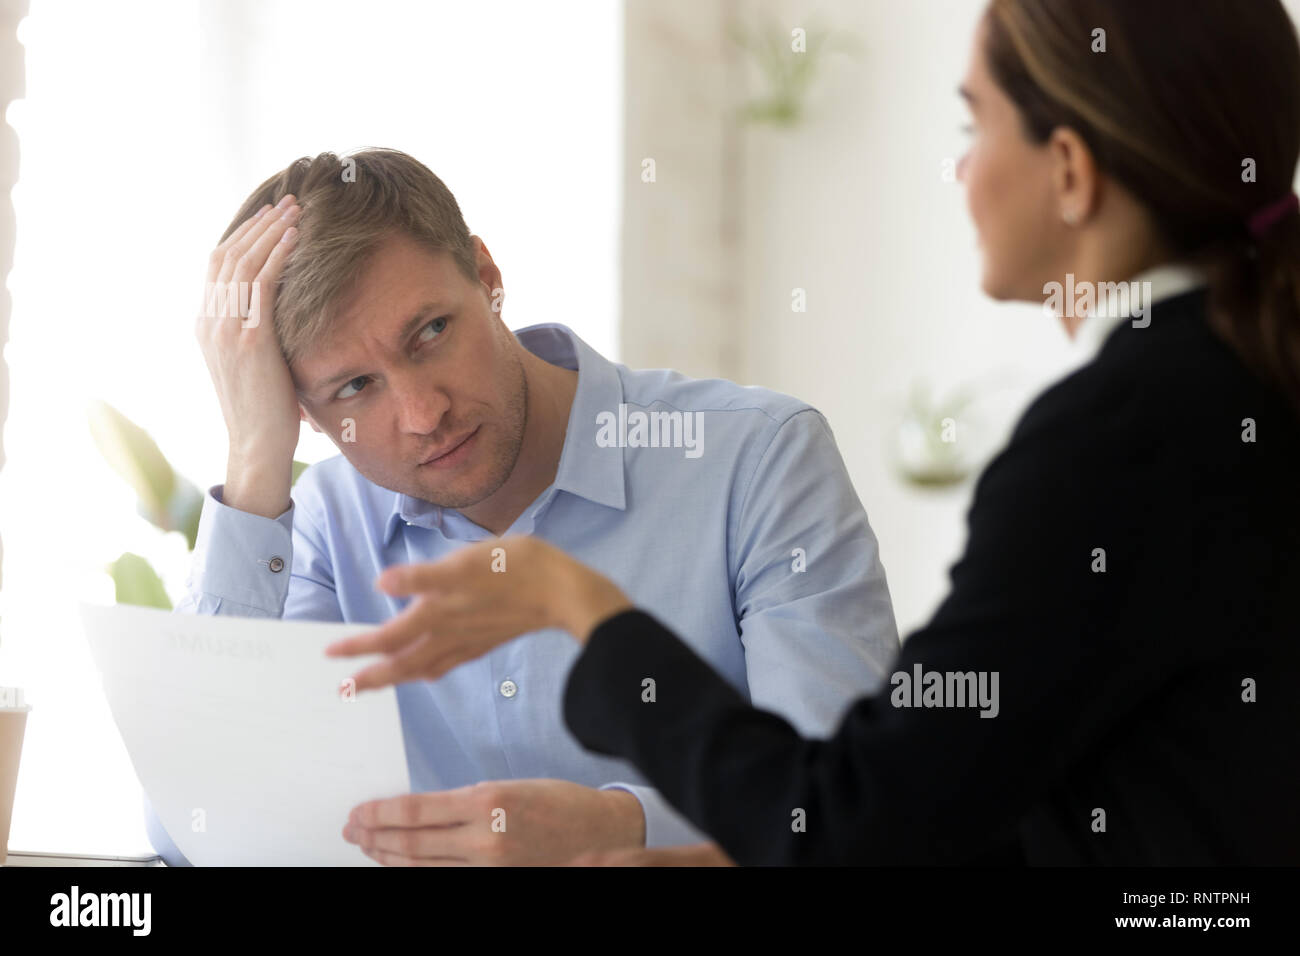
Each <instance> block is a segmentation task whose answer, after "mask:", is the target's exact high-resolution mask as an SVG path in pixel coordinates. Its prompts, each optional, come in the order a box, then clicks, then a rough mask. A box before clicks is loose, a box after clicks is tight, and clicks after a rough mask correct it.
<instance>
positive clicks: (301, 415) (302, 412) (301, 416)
mask: <svg viewBox="0 0 1300 956" xmlns="http://www.w3.org/2000/svg"><path fill="white" fill-rule="evenodd" d="M298 420H299V421H303V422H307V423H309V424H310V425H311V429H312V431H314V432H317V433H318V434H324V432H321V430H320V426H319V425H317V424H316V420H315V419H313V418H312V417H311V416H310V415H308V414H307V409H305V408H303V407H302V402H299V403H298Z"/></svg>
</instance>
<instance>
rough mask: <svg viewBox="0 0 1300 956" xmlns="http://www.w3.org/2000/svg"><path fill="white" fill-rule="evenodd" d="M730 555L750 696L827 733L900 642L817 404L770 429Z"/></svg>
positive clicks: (863, 519)
mask: <svg viewBox="0 0 1300 956" xmlns="http://www.w3.org/2000/svg"><path fill="white" fill-rule="evenodd" d="M732 554H733V555H734V557H733V559H732V560H733V564H734V569H733V580H734V581H735V607H736V615H737V618H738V619H739V627H740V631H741V640H742V642H743V643H744V647H745V668H746V674H747V678H748V683H749V692H750V699H751V700H752V702H753V704H754V706H756V707H762V708H765V709H768V710H773V711H776V712H777V713H780V714H782V715H784V716H785V717H786V718H787V719H788V720H789V721H790V722H791V723H792V724H793V725H794V726H795V727H796V728H797V729H798V730H799V731H800V732H801V733H803V734H805V735H809V736H819V737H820V736H826V735H828V734H830V733H831V732H833V731H834V729H835V727H836V726H837V725H838V723H839V721H840V719H841V718H842V717H843V715H844V712H845V710H846V709H847V708H848V706H849V704H850V703H852V701H853V700H855V699H856V698H858V697H860V696H862V695H863V694H866V693H872V692H875V691H876V690H878V689H879V688H880V686H881V685H882V683H883V682H884V679H885V675H886V674H887V672H888V670H889V668H890V666H891V665H892V664H893V662H894V659H895V657H897V655H898V647H899V644H898V627H897V624H896V623H895V621H894V610H893V605H892V603H891V601H890V598H889V588H888V585H887V584H886V581H885V569H884V567H883V566H882V564H881V561H880V548H879V546H878V544H877V542H876V536H875V534H874V533H873V532H872V530H871V526H870V524H869V523H868V521H867V515H866V512H865V511H864V510H863V507H862V504H861V502H860V501H859V500H858V496H857V493H856V492H855V491H854V489H853V483H852V481H851V480H850V479H849V475H848V470H847V469H846V468H845V467H844V462H843V459H842V458H841V456H840V453H839V449H838V448H837V447H836V444H835V438H834V436H833V435H832V434H831V430H830V428H829V426H828V425H827V424H826V420H825V418H823V417H822V415H821V413H820V412H818V411H816V410H815V409H812V408H806V409H804V410H802V411H799V412H796V413H795V414H794V415H792V416H791V417H790V418H788V419H787V420H786V421H785V422H784V423H782V425H781V426H780V428H779V429H777V431H776V432H775V434H774V435H773V437H772V439H771V441H770V443H769V444H768V447H767V448H766V450H765V451H764V453H763V455H762V457H761V458H760V460H759V462H758V464H757V467H756V468H755V471H754V474H753V477H752V479H751V480H750V484H749V487H748V489H747V490H746V492H745V494H744V498H743V502H742V504H741V507H740V511H739V517H738V520H737V522H736V529H735V533H734V546H733V549H732Z"/></svg>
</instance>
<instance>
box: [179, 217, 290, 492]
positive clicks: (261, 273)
mask: <svg viewBox="0 0 1300 956" xmlns="http://www.w3.org/2000/svg"><path fill="white" fill-rule="evenodd" d="M298 215H299V208H298V206H297V204H296V203H295V201H294V197H293V196H292V195H289V196H285V197H284V198H283V199H281V200H280V204H279V205H278V206H275V207H271V206H270V205H266V206H263V207H262V209H261V210H259V211H258V212H257V213H256V214H255V215H253V216H251V217H250V218H249V219H248V220H247V221H246V222H244V223H243V224H242V225H240V226H239V228H237V229H236V230H235V231H234V232H232V233H231V234H230V235H229V236H228V237H227V238H226V239H225V241H223V242H222V243H221V244H220V245H218V246H217V248H216V249H214V250H213V251H212V255H211V256H210V257H209V258H208V273H207V282H206V284H205V286H204V290H203V304H202V307H201V309H200V311H199V315H198V318H197V320H196V322H195V328H194V334H195V337H196V338H197V339H198V341H199V345H200V347H201V348H202V350H203V358H204V361H205V362H206V363H207V366H208V372H209V373H210V374H211V376H212V383H213V385H214V386H215V387H216V390H217V399H218V401H219V402H220V403H221V413H222V415H223V416H224V417H225V420H226V432H227V434H228V437H229V440H230V452H229V459H228V462H227V469H226V484H225V488H224V491H223V496H222V501H223V503H225V504H227V505H229V506H230V507H232V508H238V509H239V510H240V511H248V512H251V513H253V514H260V515H263V516H265V517H268V518H274V517H276V516H278V515H280V514H282V513H283V512H284V511H285V510H286V509H287V508H288V507H289V488H290V486H291V485H292V483H293V482H292V471H293V453H294V449H295V448H296V447H297V444H298V431H299V425H298V423H299V421H300V420H301V410H300V408H299V405H298V398H297V393H296V391H295V390H294V385H293V377H292V376H291V375H290V373H289V366H288V364H287V363H286V362H285V360H284V355H283V354H282V353H281V351H280V343H279V340H278V339H277V338H276V335H275V324H274V321H273V318H274V310H275V290H276V283H277V282H278V281H279V279H280V273H281V271H282V269H283V268H284V263H285V260H286V259H287V258H288V256H289V253H290V252H291V251H292V249H293V246H294V242H295V240H296V237H297V229H295V228H294V226H293V224H294V222H296V221H297V218H298Z"/></svg>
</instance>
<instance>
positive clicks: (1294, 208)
mask: <svg viewBox="0 0 1300 956" xmlns="http://www.w3.org/2000/svg"><path fill="white" fill-rule="evenodd" d="M1294 212H1300V196H1297V195H1296V194H1295V193H1294V192H1292V193H1290V194H1289V195H1286V196H1283V197H1282V198H1281V199H1279V200H1278V201H1277V202H1273V203H1269V204H1268V205H1267V206H1265V207H1264V208H1263V209H1261V210H1259V211H1258V212H1256V213H1255V214H1254V215H1253V216H1251V217H1250V221H1249V227H1250V234H1251V235H1252V236H1254V237H1255V238H1256V239H1263V238H1264V236H1265V235H1267V234H1268V231H1269V230H1270V229H1272V228H1273V227H1274V226H1276V225H1277V224H1278V223H1279V222H1281V221H1282V220H1283V219H1285V218H1286V217H1287V216H1289V215H1291V214H1292V213H1294Z"/></svg>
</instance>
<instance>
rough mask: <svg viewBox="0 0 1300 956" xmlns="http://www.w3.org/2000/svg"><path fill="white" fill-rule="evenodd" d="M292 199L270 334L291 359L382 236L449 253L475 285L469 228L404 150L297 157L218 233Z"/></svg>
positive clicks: (315, 336) (320, 328) (312, 337)
mask: <svg viewBox="0 0 1300 956" xmlns="http://www.w3.org/2000/svg"><path fill="white" fill-rule="evenodd" d="M289 193H292V194H293V195H294V197H295V198H296V199H297V202H298V205H299V206H300V207H301V209H302V215H301V217H300V218H299V220H298V223H297V227H298V241H297V244H296V245H295V247H294V250H293V253H292V254H291V255H290V256H289V259H288V260H287V261H286V263H285V266H284V270H283V272H282V273H281V275H280V280H279V283H278V284H277V287H276V301H275V316H274V325H275V334H276V336H277V338H278V339H279V340H280V349H281V351H282V352H283V353H284V356H285V359H286V360H287V361H289V362H293V361H294V360H295V359H297V358H299V357H300V356H302V355H303V354H304V352H305V351H306V350H307V347H308V345H309V344H311V343H314V342H317V341H319V340H320V338H321V337H322V336H323V335H324V334H325V332H326V331H327V330H328V328H329V327H330V325H332V324H333V321H334V318H335V315H334V311H335V309H336V308H337V307H338V306H339V304H340V303H341V301H342V300H343V299H344V297H345V296H346V295H347V293H348V290H349V289H350V288H351V287H352V285H353V284H354V283H355V282H356V280H357V278H358V277H359V276H360V275H361V272H362V270H364V269H365V267H366V264H367V262H368V260H369V258H370V256H371V255H372V254H373V253H374V252H375V250H376V248H378V246H379V245H380V243H381V242H383V241H384V239H386V238H387V237H388V236H390V235H393V234H394V233H405V234H407V235H408V236H410V237H411V238H413V239H415V240H416V241H417V242H420V243H422V244H423V245H424V246H425V247H426V248H428V249H429V250H430V251H432V252H449V253H451V256H452V258H453V259H454V260H455V262H456V266H457V268H459V269H460V271H461V272H462V273H463V274H464V275H465V276H466V278H468V279H469V280H470V281H472V282H477V281H478V264H477V261H476V259H475V252H474V246H473V243H472V242H471V241H470V233H469V228H468V227H467V226H466V225H465V219H464V217H463V216H462V215H461V212H460V206H459V205H457V203H456V197H455V196H453V195H452V194H451V191H450V190H448V189H447V187H446V186H445V185H443V182H442V180H441V179H439V178H438V177H437V176H435V175H434V174H433V172H432V171H431V170H430V169H429V168H428V167H427V166H425V165H424V164H423V163H421V162H420V161H419V160H417V159H415V158H414V157H412V156H408V155H407V154H406V153H403V152H399V151H398V150H395V149H363V150H359V151H357V152H355V153H350V154H348V155H346V156H338V155H336V154H334V153H321V154H320V155H319V156H317V157H316V158H315V159H312V158H310V157H307V156H304V157H302V158H301V159H297V160H295V161H294V162H292V163H290V164H289V166H288V167H286V168H285V169H284V170H282V171H281V172H278V173H276V174H275V175H274V176H272V177H271V178H270V179H268V180H266V182H264V183H262V185H260V186H258V187H257V189H255V190H253V193H252V195H250V196H249V197H248V199H247V200H245V202H244V205H243V207H242V208H241V209H240V210H239V212H238V213H237V214H236V216H235V218H234V220H233V221H231V223H230V225H229V227H227V229H226V231H225V233H224V234H223V235H222V237H221V238H222V240H223V241H224V240H225V238H226V237H227V236H229V235H230V234H231V233H232V232H234V231H235V229H236V228H238V227H239V225H240V224H241V223H243V222H244V221H245V220H247V219H248V218H249V217H250V216H252V215H253V214H254V213H256V212H257V210H258V209H260V208H262V206H264V205H266V204H267V203H270V204H272V205H274V204H275V203H277V202H279V201H280V199H281V197H283V196H285V195H287V194H289Z"/></svg>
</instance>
